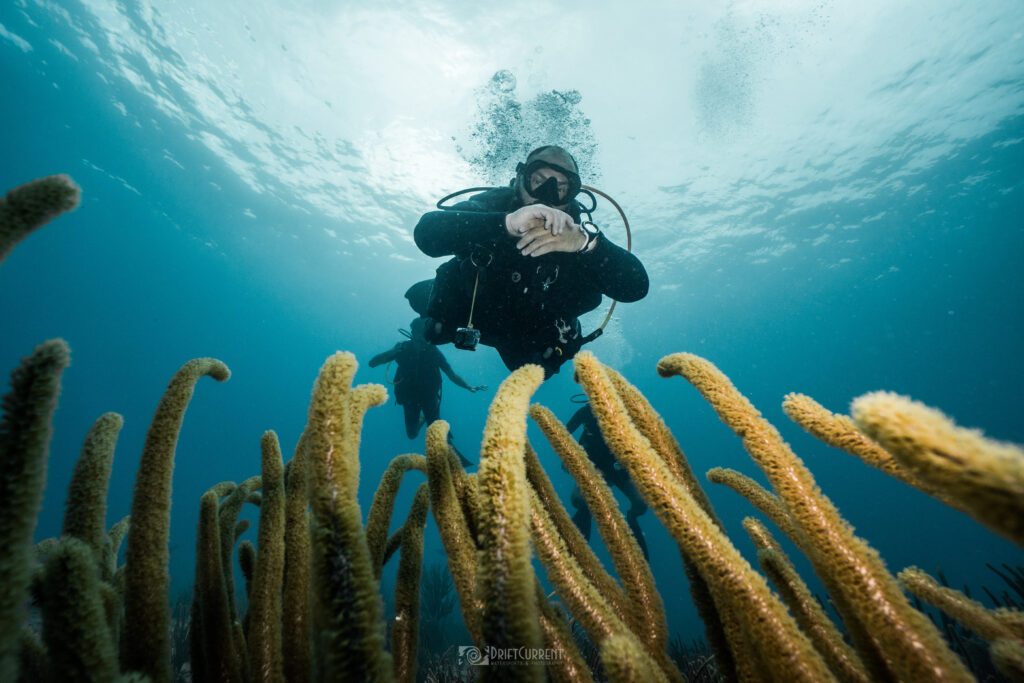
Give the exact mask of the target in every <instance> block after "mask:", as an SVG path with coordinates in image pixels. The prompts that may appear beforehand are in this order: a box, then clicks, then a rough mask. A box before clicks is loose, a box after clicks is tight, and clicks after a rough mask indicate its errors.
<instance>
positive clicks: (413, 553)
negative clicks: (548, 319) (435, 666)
mask: <svg viewBox="0 0 1024 683" xmlns="http://www.w3.org/2000/svg"><path fill="white" fill-rule="evenodd" d="M429 508H430V493H429V491H428V490H427V485H426V484H420V487H419V488H418V489H416V496H415V497H414V498H413V501H412V507H411V508H410V509H409V516H408V518H406V520H405V524H404V525H403V526H402V557H401V559H400V560H399V562H398V575H397V576H396V577H395V624H394V626H393V627H392V629H391V653H392V656H393V657H394V660H395V679H396V680H398V681H403V682H405V683H414V681H415V680H416V654H417V650H418V649H419V631H420V572H421V570H422V568H423V530H424V528H425V527H426V525H427V514H428V512H429Z"/></svg>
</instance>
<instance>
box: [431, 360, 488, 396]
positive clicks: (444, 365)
mask: <svg viewBox="0 0 1024 683" xmlns="http://www.w3.org/2000/svg"><path fill="white" fill-rule="evenodd" d="M438 353H440V352H438ZM438 366H439V367H440V368H441V371H442V372H444V374H446V375H448V379H450V380H451V381H452V382H453V383H454V384H455V386H457V387H462V388H463V389H465V390H466V391H471V392H473V393H476V392H478V391H487V385H486V384H481V385H479V386H475V387H473V386H470V385H469V382H467V381H466V380H464V379H462V377H460V376H459V374H458V373H456V372H455V371H454V370H452V366H451V365H449V363H448V359H447V358H445V357H444V356H443V355H442V356H441V362H440V363H438Z"/></svg>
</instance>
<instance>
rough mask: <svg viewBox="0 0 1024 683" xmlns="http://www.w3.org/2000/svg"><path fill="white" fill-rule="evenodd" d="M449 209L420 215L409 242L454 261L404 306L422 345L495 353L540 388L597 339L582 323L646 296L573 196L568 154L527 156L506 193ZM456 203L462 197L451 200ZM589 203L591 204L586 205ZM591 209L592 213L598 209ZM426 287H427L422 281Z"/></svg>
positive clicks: (642, 274) (628, 259)
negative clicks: (536, 370) (604, 307)
mask: <svg viewBox="0 0 1024 683" xmlns="http://www.w3.org/2000/svg"><path fill="white" fill-rule="evenodd" d="M474 189H484V190H486V191H484V192H481V193H479V194H475V195H473V196H472V197H470V198H469V199H468V200H466V201H463V202H459V203H458V204H455V205H454V206H452V207H450V208H447V207H442V203H443V202H444V201H445V200H447V199H449V198H450V197H451V196H452V195H449V197H446V198H445V199H443V200H441V202H438V207H439V208H440V209H441V210H438V211H431V212H429V213H427V214H424V215H423V217H422V218H420V221H419V223H418V224H417V225H416V229H415V232H414V233H413V237H414V239H415V241H416V246H418V247H419V248H420V251H422V252H423V253H425V254H427V255H428V256H433V257H441V256H453V257H454V258H451V259H450V260H449V261H447V262H446V263H444V264H442V265H441V266H440V267H439V268H438V269H437V274H436V276H435V278H434V280H433V281H432V284H431V285H430V286H429V289H427V288H426V287H423V286H422V285H425V284H426V283H419V285H414V286H413V289H411V290H410V292H412V291H413V290H415V289H416V288H417V287H418V286H419V287H420V288H419V290H418V296H419V298H420V300H419V301H414V300H413V297H412V296H410V295H409V294H407V296H410V303H412V304H413V308H414V309H416V311H417V313H419V314H420V315H421V316H422V315H425V316H427V317H428V318H429V320H428V325H427V330H426V338H427V340H428V341H430V342H431V343H433V344H447V343H450V342H454V344H455V347H456V348H459V349H467V350H474V349H475V348H476V345H477V344H478V343H481V344H485V345H487V346H493V347H494V348H495V349H497V351H498V353H499V354H500V355H501V359H502V360H503V361H504V362H505V365H506V366H507V367H508V368H509V369H510V370H514V369H516V368H518V367H520V366H522V365H525V364H527V363H537V364H538V365H541V366H542V367H543V368H544V375H545V379H546V378H548V377H551V375H553V374H554V373H556V372H558V370H559V368H560V367H561V365H562V363H564V362H566V361H567V360H569V359H570V358H572V357H573V356H575V355H576V353H577V351H579V349H580V347H581V346H582V345H583V344H585V343H587V342H589V341H591V340H592V339H594V338H596V336H597V335H598V334H600V332H599V331H595V332H594V333H592V334H590V335H587V336H584V335H583V333H582V331H581V328H580V321H579V316H581V315H583V314H584V313H587V312H589V311H592V310H594V309H595V308H597V307H598V306H599V305H600V304H601V297H602V295H604V296H608V297H610V298H611V299H614V300H615V301H623V302H632V301H638V300H640V299H642V298H643V297H645V296H646V295H647V290H648V286H649V282H648V278H647V271H646V270H644V267H643V265H642V264H641V263H640V260H639V259H637V257H636V256H634V255H633V254H631V253H630V252H628V251H626V250H625V249H623V248H622V247H619V246H618V245H616V244H614V243H613V242H612V241H611V240H609V239H608V238H607V237H606V236H605V235H604V234H602V233H601V231H600V230H599V229H598V228H597V226H596V225H595V224H594V223H593V222H591V221H590V220H581V213H587V215H588V216H589V213H590V211H591V210H593V209H590V210H587V209H585V208H584V207H583V206H582V205H581V204H580V203H579V202H578V201H576V196H577V195H578V194H579V193H580V191H581V189H583V188H582V185H581V183H580V175H579V167H578V166H577V164H576V160H575V159H573V157H572V155H570V154H569V153H568V152H567V151H565V150H564V149H562V148H561V147H557V146H554V145H547V146H544V147H540V148H538V149H535V150H533V151H532V152H530V154H529V156H527V158H526V161H525V163H520V164H519V165H518V166H517V168H516V177H515V178H514V179H513V180H512V182H511V183H510V184H509V186H507V187H497V188H490V189H487V188H474ZM456 194H462V193H461V192H460V193H456ZM590 196H591V198H593V195H592V194H591V195H590ZM595 206H596V203H595ZM427 282H430V281H427Z"/></svg>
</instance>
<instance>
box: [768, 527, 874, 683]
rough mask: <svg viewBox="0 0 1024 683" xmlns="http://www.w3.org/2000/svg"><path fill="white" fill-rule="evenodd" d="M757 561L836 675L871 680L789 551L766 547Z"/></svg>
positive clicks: (859, 681)
mask: <svg viewBox="0 0 1024 683" xmlns="http://www.w3.org/2000/svg"><path fill="white" fill-rule="evenodd" d="M757 561H758V564H759V565H760V566H761V570H762V571H764V573H765V576H767V577H768V579H769V580H770V581H771V582H772V583H773V584H775V588H776V590H777V591H778V592H779V595H780V596H781V597H782V599H783V601H784V602H785V603H786V604H787V605H788V606H789V611H790V612H792V613H793V617H794V618H795V619H796V621H797V623H798V624H800V628H802V629H803V631H804V633H806V634H807V637H808V638H810V639H811V642H812V643H814V647H815V648H816V649H817V650H818V652H820V653H821V656H822V657H824V659H825V662H826V663H827V664H828V666H829V668H830V669H832V673H833V674H835V677H836V678H837V679H839V680H840V681H849V682H850V683H868V682H869V681H870V680H871V677H870V676H869V675H868V672H867V671H866V670H865V668H864V664H863V663H862V662H861V661H860V658H859V657H858V656H857V653H856V652H854V650H853V648H852V647H850V646H849V645H847V644H846V642H845V641H844V640H843V634H842V633H841V632H840V631H839V629H838V628H836V625H835V624H834V623H832V620H831V619H829V617H828V615H827V614H826V613H825V610H823V609H822V608H821V605H820V604H818V601H817V599H816V598H815V597H814V595H813V594H812V593H811V590H810V589H809V588H808V587H807V584H806V583H804V581H803V579H802V578H800V575H799V574H797V572H796V569H794V568H793V565H792V564H791V563H790V561H789V559H788V558H787V557H786V556H785V554H783V552H782V551H781V550H779V549H778V548H773V547H764V548H760V549H759V550H758V553H757Z"/></svg>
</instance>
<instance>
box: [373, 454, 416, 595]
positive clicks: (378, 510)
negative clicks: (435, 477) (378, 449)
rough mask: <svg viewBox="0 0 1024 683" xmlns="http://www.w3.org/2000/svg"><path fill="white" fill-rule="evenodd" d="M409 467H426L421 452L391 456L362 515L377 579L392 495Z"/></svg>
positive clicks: (396, 493)
mask: <svg viewBox="0 0 1024 683" xmlns="http://www.w3.org/2000/svg"><path fill="white" fill-rule="evenodd" d="M411 469H416V470H419V471H420V472H426V471H427V459H426V458H425V457H423V456H422V455H416V454H413V453H408V454H406V455H399V456H397V457H396V458H394V459H393V460H392V461H391V462H390V463H389V464H388V468H387V469H386V470H384V476H382V477H381V479H380V484H378V485H377V491H376V492H375V493H374V494H373V503H371V504H370V512H369V514H367V516H366V543H367V545H369V546H370V556H371V558H372V559H373V573H374V576H375V577H377V580H378V581H380V574H381V571H382V570H383V568H384V555H385V551H386V550H387V540H388V530H389V529H390V527H391V513H392V512H393V511H394V509H395V496H397V495H398V489H399V488H400V487H401V485H402V478H403V477H404V476H405V473H406V472H408V471H409V470H411Z"/></svg>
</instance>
